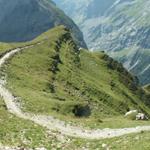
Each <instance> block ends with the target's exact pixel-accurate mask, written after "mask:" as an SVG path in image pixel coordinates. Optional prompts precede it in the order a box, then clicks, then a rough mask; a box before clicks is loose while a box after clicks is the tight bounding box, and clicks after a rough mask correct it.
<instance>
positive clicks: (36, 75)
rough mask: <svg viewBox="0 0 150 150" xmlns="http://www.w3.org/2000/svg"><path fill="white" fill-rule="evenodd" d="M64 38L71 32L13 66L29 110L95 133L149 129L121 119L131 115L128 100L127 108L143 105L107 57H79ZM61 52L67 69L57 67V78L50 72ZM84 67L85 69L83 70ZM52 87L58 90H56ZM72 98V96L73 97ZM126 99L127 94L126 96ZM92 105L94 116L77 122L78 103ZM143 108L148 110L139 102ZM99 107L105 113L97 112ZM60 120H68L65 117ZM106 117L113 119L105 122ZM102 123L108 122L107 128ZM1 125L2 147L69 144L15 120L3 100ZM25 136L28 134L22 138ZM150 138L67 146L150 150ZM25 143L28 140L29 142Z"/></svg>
mask: <svg viewBox="0 0 150 150" xmlns="http://www.w3.org/2000/svg"><path fill="white" fill-rule="evenodd" d="M64 34H66V31H64V30H62V28H56V29H54V30H51V31H49V32H47V33H45V34H43V35H42V36H41V37H39V39H36V40H42V39H43V38H45V37H48V38H49V39H50V40H48V41H46V42H45V43H44V44H42V45H40V46H38V47H35V48H32V49H29V50H26V51H25V52H23V53H21V54H18V55H17V56H15V57H14V58H13V59H12V60H11V61H9V62H8V64H7V65H8V66H7V67H8V68H7V73H8V86H9V88H11V90H12V91H13V92H14V93H15V95H17V96H21V97H22V102H23V104H24V110H26V111H32V112H36V113H48V114H53V115H54V116H57V117H60V118H62V119H68V120H70V121H74V122H78V123H79V122H81V124H82V123H85V124H87V125H88V126H91V127H94V125H95V127H102V128H103V127H112V128H115V127H122V126H126V127H128V126H136V125H143V124H148V123H149V122H136V121H129V120H126V119H124V118H123V117H120V115H122V113H124V111H126V106H125V108H122V107H124V101H125V100H126V104H127V106H128V107H131V108H133V107H136V105H135V104H133V103H131V100H134V101H138V102H139V100H138V97H137V96H135V94H133V92H132V91H130V90H129V89H128V88H127V86H125V85H124V84H123V83H122V82H120V80H118V79H119V78H118V77H119V74H118V71H116V70H112V69H108V68H107V66H108V63H107V62H106V61H105V59H106V58H105V59H104V54H103V53H90V52H87V51H85V50H82V51H81V52H80V54H78V51H77V52H76V53H75V52H74V49H73V48H72V47H73V46H72V44H73V45H74V43H72V42H69V41H67V42H66V43H65V42H63V43H60V41H59V42H58V37H59V38H60V37H62V35H64ZM65 36H66V35H65ZM56 41H57V45H60V46H59V47H57V48H56V43H55V42H56ZM56 49H57V50H58V49H59V50H60V51H59V56H60V59H61V61H62V63H60V64H59V65H58V68H55V70H58V69H59V71H56V73H52V71H50V70H53V71H54V69H52V68H51V66H52V65H54V62H56V61H54V59H52V56H53V58H58V56H57V57H56ZM57 53H58V52H57ZM33 56H34V57H33ZM54 56H55V57H54ZM79 56H80V57H79ZM66 58H67V59H66ZM69 58H71V59H69ZM74 58H76V59H74ZM78 60H80V61H78ZM78 62H80V63H78ZM72 65H73V66H72ZM76 66H77V67H76ZM55 67H56V66H55ZM80 67H81V69H78V68H80ZM112 80H113V82H115V86H114V84H113V82H111V86H110V81H112ZM66 82H67V83H69V85H68V84H66ZM50 85H51V86H50ZM53 86H54V87H55V88H54V89H55V90H54V89H53V88H52V87H53ZM91 88H92V89H94V90H92V89H91ZM78 89H80V90H78ZM53 90H54V91H53ZM68 90H69V91H68ZM97 90H98V93H97V92H95V91H97ZM50 91H51V92H50ZM53 92H54V93H53ZM68 93H71V95H70V94H68ZM99 93H100V95H99ZM122 93H124V94H125V93H126V94H125V95H126V96H125V95H124V94H122ZM105 94H106V95H105ZM107 94H108V95H109V96H107ZM127 95H128V96H127ZM105 96H106V98H105ZM109 97H110V99H109ZM64 99H65V100H64ZM89 100H90V104H91V106H92V108H93V109H92V110H93V113H92V116H91V117H89V118H82V119H81V118H75V117H74V116H73V114H72V111H70V110H72V106H74V104H78V103H80V104H83V105H84V104H85V103H87V101H89ZM108 100H109V101H108ZM111 101H112V102H111ZM120 102H123V104H122V105H123V106H122V105H120V107H121V106H122V107H121V108H122V109H118V107H119V105H118V103H120ZM112 103H113V104H112ZM139 105H143V104H140V102H139ZM60 106H61V107H60ZM98 106H99V108H100V109H98V108H97V107H98ZM142 107H145V106H142ZM146 109H147V108H146ZM56 112H57V113H56ZM61 114H65V115H66V117H65V116H64V115H61ZM99 116H100V117H99ZM104 116H107V117H108V118H106V119H104V118H103V117H104ZM99 118H100V119H101V118H103V119H102V120H103V123H101V121H100V119H99ZM0 120H1V121H0V143H3V144H6V145H17V146H18V145H23V146H25V147H28V146H29V147H42V146H44V147H48V150H50V149H51V147H53V148H54V147H55V148H56V147H61V149H62V147H64V144H63V143H62V142H60V141H58V140H57V139H56V137H55V136H54V135H47V134H46V132H45V130H44V129H42V128H40V127H39V126H35V125H33V124H32V123H31V122H28V121H24V120H21V119H18V118H16V117H14V116H12V115H10V114H9V113H8V112H7V111H6V108H5V105H4V103H3V101H2V99H0ZM114 122H115V123H114ZM24 130H25V134H23V133H22V132H23V131H24ZM20 133H21V135H22V136H21V135H20ZM149 135H150V134H149V132H148V133H142V134H141V133H140V134H136V135H129V136H124V137H119V138H113V139H109V140H99V141H88V142H87V140H86V141H85V140H81V139H70V142H68V144H67V143H66V144H65V145H66V149H68V150H69V149H71V150H72V149H77V148H81V147H88V148H89V149H91V150H92V149H96V148H98V149H102V144H103V143H106V144H108V146H109V147H111V149H114V150H117V149H118V150H120V149H122V150H125V149H127V148H128V149H132V150H141V149H145V150H149V148H150V145H149V140H150V139H149V137H150V136H149ZM135 137H136V138H135ZM24 139H27V142H25V141H26V140H24ZM23 141H24V142H23ZM31 141H32V142H31ZM52 145H53V146H52Z"/></svg>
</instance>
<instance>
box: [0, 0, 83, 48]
mask: <svg viewBox="0 0 150 150" xmlns="http://www.w3.org/2000/svg"><path fill="white" fill-rule="evenodd" d="M60 24H63V25H65V26H67V27H68V28H69V29H71V30H72V31H73V36H74V37H75V39H76V41H77V43H78V44H79V45H80V46H82V47H86V44H85V42H84V40H83V35H82V33H81V31H80V30H79V28H78V27H77V26H76V25H75V23H74V22H73V21H72V20H71V19H70V18H69V17H67V16H66V15H65V14H64V12H63V11H61V10H60V9H58V8H57V7H56V6H55V4H54V3H53V2H52V1H51V0H0V41H1V42H21V41H28V40H32V39H33V38H35V37H36V36H38V35H39V34H41V33H43V32H45V31H46V30H48V29H50V28H53V27H54V26H57V25H60Z"/></svg>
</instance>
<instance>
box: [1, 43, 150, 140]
mask: <svg viewBox="0 0 150 150" xmlns="http://www.w3.org/2000/svg"><path fill="white" fill-rule="evenodd" d="M37 44H41V43H37ZM37 44H34V45H30V46H26V47H23V48H16V49H14V50H11V51H9V52H8V53H6V54H5V55H4V56H3V57H2V58H0V69H1V68H2V66H3V65H4V64H5V62H6V61H7V60H8V59H9V58H11V57H12V56H14V55H15V54H17V53H18V52H20V51H23V50H25V49H28V48H31V47H33V46H35V45H37ZM0 95H1V96H2V97H3V99H4V101H5V104H6V106H7V108H8V111H9V112H10V113H12V114H14V115H15V116H17V117H19V118H22V119H26V120H30V121H33V122H34V123H36V124H38V125H41V126H42V127H46V128H47V129H48V130H55V131H59V132H61V133H62V134H64V135H67V136H72V137H78V138H84V139H105V138H112V137H118V136H122V135H126V134H130V133H138V132H141V131H150V126H139V127H134V128H122V129H95V130H86V129H83V128H82V127H75V126H71V125H69V124H66V123H65V122H63V121H60V120H58V119H54V118H53V117H52V116H44V115H36V114H31V113H30V114H29V113H24V112H22V110H21V109H20V108H19V106H18V105H17V103H16V102H15V101H16V98H15V97H14V96H13V95H12V93H11V92H10V91H9V90H8V89H6V87H5V81H4V80H2V79H0Z"/></svg>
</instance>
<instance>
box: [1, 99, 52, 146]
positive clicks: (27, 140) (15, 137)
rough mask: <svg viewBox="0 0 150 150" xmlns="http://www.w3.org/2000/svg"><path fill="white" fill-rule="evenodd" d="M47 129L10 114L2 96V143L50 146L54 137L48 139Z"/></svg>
mask: <svg viewBox="0 0 150 150" xmlns="http://www.w3.org/2000/svg"><path fill="white" fill-rule="evenodd" d="M45 131H46V130H45V129H43V128H41V127H39V126H37V125H34V124H33V123H32V122H30V121H26V120H22V119H19V118H16V117H15V116H13V115H11V114H9V113H8V112H7V110H6V107H5V104H4V102H3V101H2V98H1V97H0V143H2V144H3V145H8V146H9V145H13V146H24V147H41V146H42V145H44V146H50V145H51V143H52V141H53V139H52V138H49V139H47V136H48V135H47V133H46V132H45Z"/></svg>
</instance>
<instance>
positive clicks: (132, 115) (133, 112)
mask: <svg viewBox="0 0 150 150" xmlns="http://www.w3.org/2000/svg"><path fill="white" fill-rule="evenodd" d="M137 115H138V111H137V110H131V111H129V112H127V113H126V114H125V117H126V118H129V119H132V120H135V119H136V116H137Z"/></svg>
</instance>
